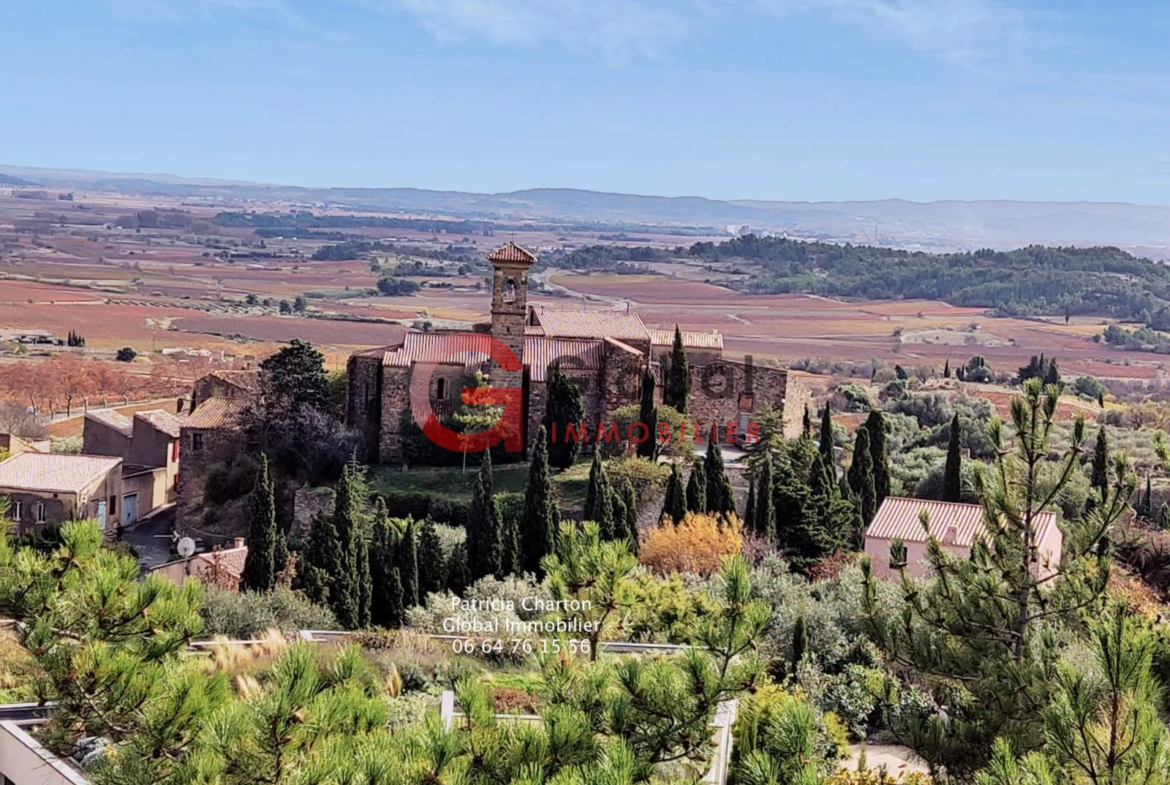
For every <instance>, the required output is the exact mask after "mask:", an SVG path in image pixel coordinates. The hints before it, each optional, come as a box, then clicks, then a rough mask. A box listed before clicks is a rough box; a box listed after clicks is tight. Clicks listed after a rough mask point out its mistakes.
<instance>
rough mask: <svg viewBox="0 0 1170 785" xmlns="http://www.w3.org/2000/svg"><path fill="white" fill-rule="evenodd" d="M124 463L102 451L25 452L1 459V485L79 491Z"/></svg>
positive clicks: (21, 488) (18, 487) (63, 491)
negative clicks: (77, 453)
mask: <svg viewBox="0 0 1170 785" xmlns="http://www.w3.org/2000/svg"><path fill="white" fill-rule="evenodd" d="M121 463H122V459H121V458H108V457H105V456H100V455H62V454H60V453H51V454H46V453H39V452H23V453H20V454H19V455H14V456H12V457H11V458H9V459H8V460H6V461H4V462H3V463H0V488H16V489H20V490H26V491H51V492H53V493H78V492H80V491H84V490H85V489H86V488H88V487H89V486H90V485H92V484H93V483H94V482H95V481H97V480H98V479H99V478H101V477H102V475H105V474H109V473H110V472H112V471H114V470H115V469H117V468H118V467H119V466H120V465H121Z"/></svg>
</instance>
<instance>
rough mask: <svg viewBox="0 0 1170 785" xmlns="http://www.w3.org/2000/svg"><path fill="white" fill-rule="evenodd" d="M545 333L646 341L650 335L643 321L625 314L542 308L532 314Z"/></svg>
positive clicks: (553, 336) (570, 336)
mask: <svg viewBox="0 0 1170 785" xmlns="http://www.w3.org/2000/svg"><path fill="white" fill-rule="evenodd" d="M533 313H534V315H535V318H536V320H537V321H538V322H539V323H540V326H541V327H543V328H544V334H545V335H547V336H548V337H550V338H597V339H602V338H616V339H618V340H619V341H649V340H650V333H649V331H648V330H647V329H646V325H644V324H642V318H641V317H640V316H638V314H636V313H625V312H624V311H560V310H553V309H542V310H537V311H534V312H533Z"/></svg>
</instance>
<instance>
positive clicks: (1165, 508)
mask: <svg viewBox="0 0 1170 785" xmlns="http://www.w3.org/2000/svg"><path fill="white" fill-rule="evenodd" d="M1157 523H1158V529H1159V530H1161V531H1164V532H1165V531H1170V504H1165V503H1163V504H1162V506H1161V507H1159V508H1158V522H1157Z"/></svg>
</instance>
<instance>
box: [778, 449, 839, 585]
mask: <svg viewBox="0 0 1170 785" xmlns="http://www.w3.org/2000/svg"><path fill="white" fill-rule="evenodd" d="M835 475H836V470H835V469H834V467H833V465H832V464H830V463H826V461H825V457H824V456H823V455H821V454H820V453H817V457H816V460H815V461H813V466H812V469H811V471H810V475H809V483H808V489H807V496H806V497H805V499H806V501H805V506H804V508H803V509H802V510H800V511H799V513H798V517H797V518H796V520H795V521H793V522H792V523H791V524H790V525H789V526H788V530H787V531H786V532H785V538H786V539H787V542H786V543H785V544H786V545H787V547H788V557H789V562H790V563H791V564H792V566H793V567H794V568H796V569H798V570H801V571H807V570H808V569H809V568H810V567H813V566H815V565H816V564H818V563H819V562H820V561H821V560H822V559H824V558H825V557H826V556H831V555H833V554H834V553H835V552H837V551H838V550H839V549H840V548H842V547H843V546H844V545H845V544H846V543H847V542H848V541H849V540H850V539H851V536H850V535H851V532H852V531H853V530H854V528H855V526H856V511H855V508H854V505H853V503H852V502H850V501H849V500H847V499H843V498H841V490H840V488H839V487H838V485H837V481H836V477H835Z"/></svg>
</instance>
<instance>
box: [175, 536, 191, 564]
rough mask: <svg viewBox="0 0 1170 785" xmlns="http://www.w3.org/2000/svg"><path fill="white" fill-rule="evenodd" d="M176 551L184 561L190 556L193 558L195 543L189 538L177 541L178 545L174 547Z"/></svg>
mask: <svg viewBox="0 0 1170 785" xmlns="http://www.w3.org/2000/svg"><path fill="white" fill-rule="evenodd" d="M176 550H178V552H179V555H180V556H182V557H183V558H184V559H186V558H188V557H190V556H194V555H195V541H194V540H192V539H191V538H190V537H184V538H183V539H181V540H179V544H178V545H177V546H176Z"/></svg>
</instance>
